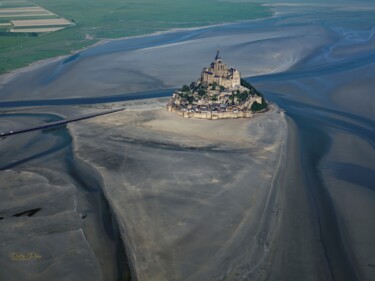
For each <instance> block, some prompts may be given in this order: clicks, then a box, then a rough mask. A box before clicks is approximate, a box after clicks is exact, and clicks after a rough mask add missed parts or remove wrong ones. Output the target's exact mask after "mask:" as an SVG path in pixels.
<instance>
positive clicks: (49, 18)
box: [0, 1, 74, 40]
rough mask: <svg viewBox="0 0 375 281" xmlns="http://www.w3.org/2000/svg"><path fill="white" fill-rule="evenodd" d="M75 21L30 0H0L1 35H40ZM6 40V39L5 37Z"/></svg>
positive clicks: (68, 25) (71, 24) (70, 24)
mask: <svg viewBox="0 0 375 281" xmlns="http://www.w3.org/2000/svg"><path fill="white" fill-rule="evenodd" d="M73 25H74V23H73V22H71V21H69V20H67V19H65V18H62V17H60V16H59V15H57V14H55V13H53V12H51V11H48V10H46V9H44V8H42V7H40V6H37V5H35V4H33V3H31V2H28V1H1V2H0V31H1V34H0V35H1V36H2V37H6V36H14V35H15V34H12V33H17V34H16V36H28V35H29V34H30V33H32V35H33V36H38V35H41V34H45V33H48V32H53V31H57V30H61V29H64V28H66V27H70V26H73ZM5 40H6V39H5Z"/></svg>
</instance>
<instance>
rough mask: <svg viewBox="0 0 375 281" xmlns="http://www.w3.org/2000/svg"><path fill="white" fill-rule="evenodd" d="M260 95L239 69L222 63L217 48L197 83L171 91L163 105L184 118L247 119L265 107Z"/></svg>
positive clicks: (265, 104)
mask: <svg viewBox="0 0 375 281" xmlns="http://www.w3.org/2000/svg"><path fill="white" fill-rule="evenodd" d="M267 106H268V105H267V103H266V101H265V99H264V98H263V96H262V94H261V93H260V92H258V91H257V90H256V89H255V88H254V87H253V86H252V85H251V84H250V83H249V82H247V81H246V80H244V79H241V74H240V72H239V71H238V70H237V69H235V68H233V67H231V68H228V67H227V65H226V64H225V63H224V62H223V60H222V59H221V56H220V51H219V50H218V51H217V53H216V56H215V61H214V62H212V63H211V65H210V67H205V68H203V70H202V73H201V76H200V78H199V79H198V81H197V82H192V83H191V84H190V86H188V85H184V86H183V87H182V88H181V89H179V90H177V91H175V92H174V93H173V96H172V98H171V100H170V101H169V102H168V104H167V109H168V111H171V112H176V113H178V115H180V116H183V117H185V118H198V119H210V120H216V119H225V118H248V117H252V114H253V113H254V112H259V111H264V110H266V109H267Z"/></svg>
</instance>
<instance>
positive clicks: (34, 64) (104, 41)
mask: <svg viewBox="0 0 375 281" xmlns="http://www.w3.org/2000/svg"><path fill="white" fill-rule="evenodd" d="M275 17H276V12H274V11H273V12H272V16H269V17H262V18H257V19H251V20H241V21H235V22H223V23H217V24H211V25H203V26H197V27H186V28H169V29H166V30H160V31H155V32H152V33H145V34H141V35H133V36H123V37H118V38H101V39H99V41H98V42H96V43H94V44H92V45H89V46H86V47H83V48H81V49H78V50H74V51H71V52H70V53H67V54H65V55H60V56H56V57H50V58H45V59H41V60H37V61H34V62H32V63H30V64H28V65H25V66H23V67H20V68H16V69H12V70H9V71H6V72H2V73H0V85H1V84H3V83H6V82H7V81H9V80H11V79H12V78H13V76H15V75H17V74H19V73H23V72H28V71H31V70H34V69H38V68H39V67H42V66H45V65H47V64H49V63H51V62H56V61H59V60H63V59H65V58H68V57H70V56H72V55H75V54H78V53H80V52H82V51H85V50H88V49H90V48H93V47H96V46H100V45H104V44H107V43H110V42H116V41H122V40H126V39H135V38H144V37H149V36H157V35H163V34H170V33H175V32H180V31H194V30H200V29H208V28H213V27H220V26H228V25H232V24H240V23H246V22H256V21H261V20H266V19H272V18H275ZM47 36H48V35H47ZM8 75H9V77H5V79H4V80H2V77H3V76H8ZM0 90H1V88H0Z"/></svg>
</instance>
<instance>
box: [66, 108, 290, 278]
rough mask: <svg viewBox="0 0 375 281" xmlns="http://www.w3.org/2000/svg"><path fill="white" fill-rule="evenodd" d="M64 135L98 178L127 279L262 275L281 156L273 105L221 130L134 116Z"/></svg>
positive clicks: (88, 124)
mask: <svg viewBox="0 0 375 281" xmlns="http://www.w3.org/2000/svg"><path fill="white" fill-rule="evenodd" d="M71 130H72V131H73V135H74V136H75V137H74V138H75V149H76V154H77V156H78V157H80V158H81V159H82V160H84V161H87V162H88V163H89V164H90V165H93V166H94V167H95V168H96V169H97V170H98V171H99V173H100V174H101V175H102V176H103V189H104V192H105V195H106V197H107V198H109V202H110V204H111V206H112V208H113V210H114V212H115V214H116V216H117V218H118V220H119V222H120V225H121V229H122V235H123V239H124V241H125V243H126V253H127V256H128V258H129V260H130V262H131V269H132V273H133V274H132V278H133V279H134V280H212V279H216V280H227V279H228V278H231V279H233V280H243V279H244V278H245V279H246V278H259V277H260V276H262V274H263V271H264V270H265V268H266V266H267V263H266V260H267V257H268V251H269V247H270V243H271V241H272V237H273V235H274V231H275V226H276V223H275V222H276V221H277V212H275V210H276V209H277V205H276V204H277V203H276V202H275V200H273V199H271V198H273V197H274V196H275V193H277V192H278V191H277V190H275V188H274V180H275V175H276V173H277V171H278V167H279V165H280V162H281V161H282V158H284V157H285V154H284V146H285V141H286V122H285V119H284V117H283V113H282V112H279V111H278V109H277V108H276V107H273V108H272V110H271V111H270V112H268V113H265V114H260V115H257V116H255V117H254V118H252V119H242V120H222V121H218V122H216V121H214V122H212V121H209V120H192V119H183V118H180V117H178V116H177V115H174V114H172V113H169V112H167V111H166V110H165V108H162V109H156V110H155V109H152V110H144V109H143V110H135V109H133V110H129V111H125V112H122V113H116V114H112V115H108V116H106V117H104V116H103V117H99V118H95V119H92V120H88V121H84V122H80V123H76V124H74V125H73V126H71ZM271 131H272V132H273V134H269V132H271Z"/></svg>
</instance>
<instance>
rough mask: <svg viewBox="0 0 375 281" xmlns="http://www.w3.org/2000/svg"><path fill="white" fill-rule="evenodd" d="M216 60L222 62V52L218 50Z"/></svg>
mask: <svg viewBox="0 0 375 281" xmlns="http://www.w3.org/2000/svg"><path fill="white" fill-rule="evenodd" d="M215 60H221V56H220V50H219V49H217V52H216V57H215Z"/></svg>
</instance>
